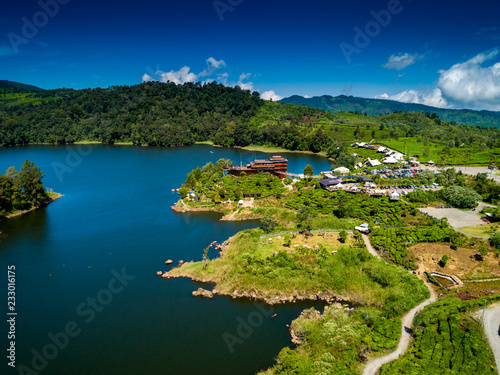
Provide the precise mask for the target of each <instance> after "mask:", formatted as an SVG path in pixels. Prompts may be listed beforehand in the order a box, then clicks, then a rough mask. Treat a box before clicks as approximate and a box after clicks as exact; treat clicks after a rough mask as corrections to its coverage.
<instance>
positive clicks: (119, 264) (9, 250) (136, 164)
mask: <svg viewBox="0 0 500 375" xmlns="http://www.w3.org/2000/svg"><path fill="white" fill-rule="evenodd" d="M281 155H283V156H285V157H287V158H288V160H289V171H290V172H295V173H302V171H303V169H304V167H305V166H306V165H307V164H311V165H312V166H313V168H314V170H315V171H316V172H318V171H325V170H329V166H330V163H329V162H328V161H327V160H326V159H325V158H322V157H319V156H315V155H308V154H286V153H282V154H281ZM268 156H269V154H263V153H258V152H248V151H243V150H239V149H225V148H215V147H211V146H205V145H196V146H190V147H181V148H171V149H167V148H145V147H131V146H103V145H93V146H67V147H66V146H27V147H14V148H6V149H0V173H5V171H6V169H7V168H8V167H10V166H13V165H14V166H16V168H18V169H19V167H20V166H21V165H22V163H23V162H24V161H25V160H26V159H29V160H31V161H33V162H34V163H35V164H36V165H38V166H39V167H40V168H41V170H42V171H43V172H44V173H45V178H44V184H45V186H47V187H49V188H52V189H54V191H57V192H59V193H61V194H64V197H63V198H61V199H59V200H58V201H56V202H54V203H52V204H50V205H49V206H48V207H46V208H43V209H39V210H36V211H34V212H31V213H28V214H26V215H24V216H21V217H17V218H14V219H11V220H9V221H6V222H3V223H0V231H1V232H3V233H2V234H1V235H0V266H1V269H2V273H3V277H4V281H3V282H2V285H4V286H5V285H6V284H7V281H6V278H7V266H8V265H15V267H16V311H17V313H18V315H17V317H16V354H17V357H16V365H18V366H19V365H21V364H22V365H24V366H26V367H27V368H33V364H32V361H33V358H35V365H37V366H41V367H44V369H43V370H42V371H38V372H39V373H40V374H56V375H59V374H61V375H67V374H92V375H100V374H102V375H105V374H106V375H109V374H134V375H136V374H161V373H165V374H170V375H173V374H183V375H185V374H214V375H216V374H217V375H224V374H228V375H234V374H249V375H250V374H255V373H256V372H257V371H258V370H260V369H263V368H266V367H268V366H271V365H272V364H273V363H274V358H275V357H276V355H277V354H278V353H279V351H280V350H281V349H282V348H283V347H285V346H288V345H290V337H289V333H288V329H287V328H286V324H289V323H290V322H291V320H293V319H295V318H296V317H297V316H298V315H299V314H300V311H301V310H302V309H303V308H305V307H306V306H305V305H286V306H277V307H275V308H274V311H273V313H277V314H278V315H277V317H276V318H273V319H269V318H264V319H262V313H260V312H259V309H258V308H257V307H256V305H255V304H254V303H253V302H251V301H242V300H232V299H230V298H228V297H220V296H215V297H214V298H213V299H212V300H208V299H201V298H195V297H193V296H192V295H191V292H192V291H193V290H195V289H197V288H198V287H200V286H203V285H202V284H199V283H194V282H192V281H190V280H187V279H175V280H163V279H162V278H160V277H158V276H156V271H158V270H166V267H165V265H164V262H165V260H167V259H173V260H174V262H175V263H177V261H178V260H181V259H182V260H184V261H189V260H201V257H202V254H203V253H202V249H203V248H204V247H206V246H207V245H208V244H210V242H212V241H223V240H225V239H227V238H228V237H230V236H232V235H233V234H235V233H236V232H238V231H240V230H243V229H246V228H253V227H256V226H257V225H258V223H256V222H219V221H218V219H219V218H220V216H219V215H217V214H213V213H191V214H183V215H181V214H175V213H174V212H173V211H172V210H171V208H170V207H171V206H172V205H173V204H174V203H175V202H176V201H177V199H178V195H177V194H176V193H172V192H171V189H172V188H178V187H180V185H181V184H182V183H183V181H184V180H185V177H186V174H187V173H188V172H189V171H190V170H191V169H193V168H195V167H196V166H198V165H199V166H202V165H204V164H205V163H207V162H209V161H212V162H214V163H215V162H216V161H217V160H218V159H220V158H230V159H231V160H232V161H233V163H234V164H240V162H243V163H246V162H249V161H251V160H253V159H254V158H255V157H268ZM215 255H216V252H215V251H211V257H214V256H215ZM113 270H115V271H114V272H117V273H118V274H122V272H125V274H126V275H130V280H128V281H125V282H123V283H122V284H120V282H119V280H118V282H116V283H115V282H112V284H111V285H110V282H111V281H112V280H113V279H116V276H115V274H114V273H113ZM132 277H133V280H132ZM123 284H127V285H125V286H124V285H123ZM3 290H4V297H3V298H4V300H3V301H6V300H7V299H6V288H5V287H3ZM110 290H112V291H113V293H112V292H110ZM96 298H99V300H98V302H96V304H94V305H93V306H96V307H90V306H92V299H96ZM89 299H90V300H89ZM89 301H90V302H89ZM99 301H100V302H102V303H100V302H99ZM89 305H90V306H89ZM103 305H104V306H103ZM2 311H3V312H4V314H3V317H5V316H6V303H5V302H2ZM259 314H260V315H259ZM259 317H260V318H259ZM249 318H250V319H254V320H253V323H254V325H255V328H252V331H251V332H249V333H248V332H246V333H245V337H244V338H242V339H241V341H239V342H238V343H237V344H235V345H234V346H233V348H232V349H233V351H232V352H231V351H230V350H229V348H228V346H227V345H226V343H225V341H224V337H227V333H228V334H231V335H234V336H236V337H237V335H238V332H237V330H238V327H239V325H240V322H241V321H242V320H243V321H248V319H249ZM2 320H4V323H3V327H4V329H3V330H2V332H3V333H2V339H1V340H0V342H2V344H3V345H2V351H3V353H4V355H3V356H2V358H3V361H6V358H5V352H6V349H7V348H8V345H7V341H8V340H7V337H6V336H7V334H6V333H7V329H8V325H7V324H6V322H5V319H2ZM261 321H262V323H261V324H258V323H260V322H261ZM71 322H73V323H74V324H71ZM68 323H70V327H72V329H74V330H75V331H76V332H78V333H77V334H76V333H75V334H74V337H70V338H69V339H68V340H67V342H65V341H64V340H62V339H61V340H62V341H61V342H60V343H59V344H60V347H62V349H57V348H56V347H55V346H54V345H52V344H51V343H52V341H51V339H50V338H49V336H50V334H52V335H56V336H57V334H58V333H59V332H64V330H65V327H66V326H67V324H68ZM75 327H76V328H75ZM225 333H226V336H224V335H225ZM247 336H248V337H247ZM58 337H62V336H61V335H59V336H58ZM54 348H56V351H57V352H54ZM44 350H45V355H46V357H49V358H51V359H49V360H47V361H46V363H44V362H43V361H42V360H41V359H40V358H38V357H37V353H43V351H44ZM6 368H7V370H9V369H10V368H8V367H7V366H6V365H5V363H2V371H0V372H1V373H2V374H3V373H12V374H14V373H15V374H17V373H18V372H17V371H15V370H12V371H10V372H9V371H6V372H4V371H3V370H4V369H6Z"/></svg>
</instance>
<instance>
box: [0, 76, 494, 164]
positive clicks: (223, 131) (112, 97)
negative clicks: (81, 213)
mask: <svg viewBox="0 0 500 375" xmlns="http://www.w3.org/2000/svg"><path fill="white" fill-rule="evenodd" d="M81 141H97V142H102V143H109V144H112V143H117V142H130V143H133V144H134V145H149V146H179V145H188V144H192V143H195V142H204V141H211V142H213V143H215V144H217V145H221V146H247V145H265V146H273V147H281V148H284V149H287V150H300V151H312V152H319V151H324V152H325V153H327V154H328V155H330V156H333V157H338V154H339V152H340V151H339V146H340V145H342V147H343V148H344V147H346V146H347V145H349V144H350V143H352V142H354V141H365V142H375V143H381V144H385V145H387V146H389V147H393V148H395V149H399V150H401V151H403V152H404V151H405V148H407V149H408V150H409V151H411V154H412V155H414V156H415V155H417V154H418V155H421V156H423V157H424V158H433V159H434V158H436V155H437V154H440V153H441V151H443V150H444V154H446V159H447V160H452V159H453V160H455V161H458V160H459V159H460V158H462V157H465V156H463V155H471V156H472V158H470V159H469V160H470V161H471V162H477V163H488V162H490V161H491V158H492V157H493V156H494V157H499V156H500V148H499V147H500V129H497V128H488V127H471V126H465V125H457V124H453V123H448V122H444V121H441V120H440V119H439V118H438V117H437V116H436V115H434V114H424V113H415V112H413V113H400V112H398V113H391V114H387V115H380V116H365V115H361V114H356V113H348V112H342V113H335V114H334V113H330V112H326V111H323V110H318V109H315V108H311V107H305V106H299V105H294V104H284V103H276V102H270V101H265V100H262V99H261V98H260V96H259V93H258V92H253V93H252V92H250V91H247V90H242V89H241V88H239V87H227V86H224V85H222V84H218V83H215V82H213V83H210V84H206V85H202V84H200V83H186V84H184V85H176V84H174V83H160V82H148V83H142V84H140V85H135V86H117V87H110V88H106V89H101V88H96V89H84V90H72V89H58V90H43V91H39V92H21V93H4V94H0V146H12V145H23V144H31V143H55V144H65V143H73V142H81ZM356 152H357V153H359V152H361V151H356ZM444 154H443V155H444ZM370 155H371V154H370ZM366 156H367V155H366ZM443 160H444V159H443Z"/></svg>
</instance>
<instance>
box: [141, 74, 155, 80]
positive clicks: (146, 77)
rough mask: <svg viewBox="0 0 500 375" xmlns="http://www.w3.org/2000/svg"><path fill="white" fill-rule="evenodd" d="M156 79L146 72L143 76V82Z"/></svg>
mask: <svg viewBox="0 0 500 375" xmlns="http://www.w3.org/2000/svg"><path fill="white" fill-rule="evenodd" d="M152 81H155V79H154V78H153V77H151V76H150V75H149V74H144V75H143V76H142V82H152Z"/></svg>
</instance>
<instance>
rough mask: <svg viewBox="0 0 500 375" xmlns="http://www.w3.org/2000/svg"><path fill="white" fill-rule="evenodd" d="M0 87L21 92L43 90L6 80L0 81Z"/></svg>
mask: <svg viewBox="0 0 500 375" xmlns="http://www.w3.org/2000/svg"><path fill="white" fill-rule="evenodd" d="M0 87H12V88H15V89H21V90H25V91H42V90H43V89H41V88H39V87H36V86H32V85H25V84H24V83H19V82H14V81H7V80H0Z"/></svg>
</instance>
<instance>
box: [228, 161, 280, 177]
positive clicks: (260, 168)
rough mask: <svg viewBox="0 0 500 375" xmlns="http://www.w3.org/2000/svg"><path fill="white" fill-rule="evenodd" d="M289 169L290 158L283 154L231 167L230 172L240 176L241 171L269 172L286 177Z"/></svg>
mask: <svg viewBox="0 0 500 375" xmlns="http://www.w3.org/2000/svg"><path fill="white" fill-rule="evenodd" d="M287 170H288V160H287V159H285V158H284V157H281V156H271V157H270V158H269V159H257V160H254V161H252V162H250V163H249V164H247V165H245V166H240V167H230V168H228V170H227V171H228V173H229V174H230V175H233V176H240V175H241V172H245V174H247V175H250V174H256V173H260V172H269V173H271V174H274V175H276V176H278V177H280V178H285V176H286V173H287Z"/></svg>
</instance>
